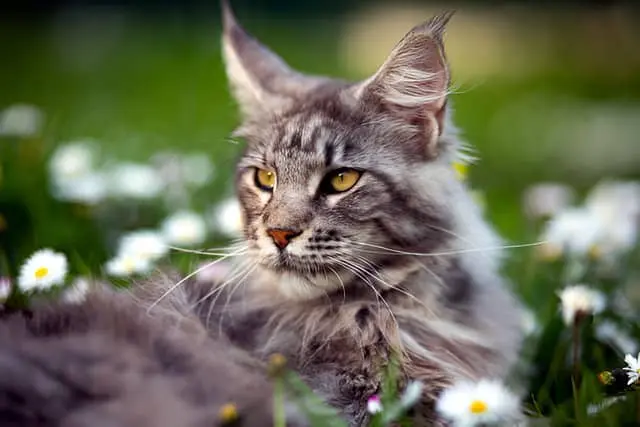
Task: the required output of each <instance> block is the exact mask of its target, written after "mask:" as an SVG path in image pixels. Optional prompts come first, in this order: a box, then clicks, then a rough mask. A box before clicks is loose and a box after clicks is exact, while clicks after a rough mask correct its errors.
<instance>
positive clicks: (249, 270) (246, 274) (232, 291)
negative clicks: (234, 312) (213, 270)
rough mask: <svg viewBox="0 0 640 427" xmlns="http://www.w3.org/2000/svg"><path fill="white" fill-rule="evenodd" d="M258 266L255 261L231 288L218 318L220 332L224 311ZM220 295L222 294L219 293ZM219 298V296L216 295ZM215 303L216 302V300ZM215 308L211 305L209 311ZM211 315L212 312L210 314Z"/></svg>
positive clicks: (219, 330) (220, 332)
mask: <svg viewBox="0 0 640 427" xmlns="http://www.w3.org/2000/svg"><path fill="white" fill-rule="evenodd" d="M256 268H258V263H254V264H253V265H252V266H251V267H250V268H249V269H248V270H247V271H246V272H245V274H243V275H242V277H240V278H239V279H238V280H237V283H236V285H235V286H234V287H233V289H231V292H229V295H227V300H226V301H225V303H224V305H223V306H222V310H221V311H220V318H219V319H218V334H219V335H222V321H223V319H224V313H225V310H226V309H227V306H228V305H229V302H230V301H231V298H232V297H233V294H234V292H235V291H236V290H238V288H239V287H240V286H242V285H243V284H244V283H245V279H246V278H247V277H249V276H250V275H251V273H253V272H254V270H255V269H256ZM218 295H220V294H218ZM216 298H217V297H216ZM214 304H215V302H214ZM212 308H213V304H212V305H211V307H210V308H209V313H211V310H212ZM209 316H210V314H209ZM208 324H209V317H208V318H207V325H208Z"/></svg>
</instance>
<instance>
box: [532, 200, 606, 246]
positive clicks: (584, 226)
mask: <svg viewBox="0 0 640 427" xmlns="http://www.w3.org/2000/svg"><path fill="white" fill-rule="evenodd" d="M602 233H603V227H602V224H601V222H600V220H599V219H598V217H597V216H595V214H594V213H593V212H591V211H590V210H588V209H584V208H571V209H567V210H564V211H562V212H560V213H559V214H558V215H557V216H555V217H554V218H552V219H551V221H549V222H548V223H547V224H546V226H545V229H544V231H543V233H542V240H543V241H544V242H545V244H544V245H541V246H540V251H541V252H542V255H543V256H545V257H546V258H554V257H556V256H559V255H561V254H563V253H565V252H567V253H569V254H571V255H576V256H585V255H587V254H589V252H590V251H592V250H593V249H594V248H595V247H596V245H597V243H598V241H599V239H600V237H601V236H602Z"/></svg>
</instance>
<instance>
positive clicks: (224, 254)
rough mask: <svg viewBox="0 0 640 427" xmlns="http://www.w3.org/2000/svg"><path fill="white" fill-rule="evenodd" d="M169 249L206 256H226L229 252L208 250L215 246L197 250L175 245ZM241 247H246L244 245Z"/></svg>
mask: <svg viewBox="0 0 640 427" xmlns="http://www.w3.org/2000/svg"><path fill="white" fill-rule="evenodd" d="M169 249H171V250H172V251H176V252H184V253H188V254H196V255H208V256H226V255H229V254H230V252H210V251H213V250H216V248H214V249H207V250H206V251H204V250H198V249H188V248H180V247H177V246H169ZM217 249H220V250H225V249H235V248H233V247H227V248H217ZM242 249H248V247H244V248H242ZM236 251H237V250H236ZM231 253H233V252H231Z"/></svg>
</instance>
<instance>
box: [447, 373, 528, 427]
mask: <svg viewBox="0 0 640 427" xmlns="http://www.w3.org/2000/svg"><path fill="white" fill-rule="evenodd" d="M436 410H437V411H438V412H439V413H440V414H441V415H442V416H443V417H444V418H447V419H449V420H451V421H452V423H453V425H454V426H456V427H467V426H475V425H480V424H495V423H506V422H514V421H515V420H517V419H519V418H520V416H521V412H520V402H519V399H518V397H517V396H515V395H514V394H513V393H512V392H510V391H509V390H508V389H507V388H505V387H504V385H502V384H501V383H500V382H498V381H494V380H481V381H479V382H478V383H472V382H469V381H464V382H461V383H458V384H455V385H454V386H453V387H451V388H449V389H446V390H444V391H443V392H442V394H441V395H440V398H439V399H438V401H437V402H436Z"/></svg>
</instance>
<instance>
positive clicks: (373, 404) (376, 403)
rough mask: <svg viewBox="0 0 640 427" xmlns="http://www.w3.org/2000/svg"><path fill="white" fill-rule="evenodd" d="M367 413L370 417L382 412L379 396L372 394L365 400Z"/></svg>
mask: <svg viewBox="0 0 640 427" xmlns="http://www.w3.org/2000/svg"><path fill="white" fill-rule="evenodd" d="M367 412H368V413H370V414H371V415H375V414H378V413H380V412H382V402H381V401H380V396H378V395H377V394H374V395H373V396H371V397H370V398H369V399H367Z"/></svg>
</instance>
